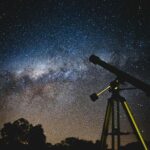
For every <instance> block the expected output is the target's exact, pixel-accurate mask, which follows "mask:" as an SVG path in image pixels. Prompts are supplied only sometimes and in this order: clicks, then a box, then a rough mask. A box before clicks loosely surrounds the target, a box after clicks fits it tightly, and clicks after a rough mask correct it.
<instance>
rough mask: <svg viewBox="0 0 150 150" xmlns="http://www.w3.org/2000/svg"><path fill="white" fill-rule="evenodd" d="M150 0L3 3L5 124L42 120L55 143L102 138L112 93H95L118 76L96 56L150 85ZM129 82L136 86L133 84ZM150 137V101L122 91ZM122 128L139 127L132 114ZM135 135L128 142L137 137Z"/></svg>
mask: <svg viewBox="0 0 150 150" xmlns="http://www.w3.org/2000/svg"><path fill="white" fill-rule="evenodd" d="M148 1H149V0H1V1H0V127H2V126H3V124H4V123H6V122H9V121H14V120H16V119H18V118H21V117H23V118H26V119H27V120H29V121H30V122H31V123H33V124H42V126H43V128H44V131H45V134H46V136H47V141H48V142H51V143H56V142H59V141H61V140H63V139H65V138H66V137H79V138H81V139H85V140H93V141H95V140H97V139H100V135H101V130H102V125H103V120H104V113H105V109H106V102H107V98H109V97H110V95H111V94H110V93H109V92H106V93H105V94H103V95H102V96H101V97H100V98H99V100H98V101H96V102H95V103H93V102H92V101H91V100H90V98H89V95H90V94H92V93H93V92H98V91H99V90H101V89H103V88H105V87H106V86H107V85H108V84H109V82H111V81H112V80H113V79H115V76H114V75H113V74H111V73H110V72H108V71H106V70H105V69H103V68H101V67H99V66H95V65H93V64H91V63H90V62H89V56H90V55H91V54H95V55H98V56H99V57H100V58H101V59H102V60H104V61H106V62H108V63H110V64H113V65H115V66H116V67H117V68H120V69H121V70H123V71H126V72H128V73H130V74H131V75H133V76H135V77H136V78H138V79H140V80H142V81H144V82H146V83H149V84H150V78H149V76H150V55H149V50H150V9H149V8H150V6H149V4H148ZM123 87H132V85H129V84H125V85H123ZM122 95H124V96H125V97H126V99H127V100H128V102H129V104H130V105H131V108H132V110H133V113H134V116H135V118H136V120H137V123H138V125H139V127H140V129H141V131H142V133H143V135H144V138H145V139H146V140H150V130H149V126H150V117H149V114H150V100H149V98H148V97H147V96H146V95H145V93H143V92H142V91H140V90H138V89H136V90H131V91H125V92H122ZM121 119H122V130H123V131H126V130H129V131H130V130H131V129H130V127H129V124H128V122H127V119H126V117H125V115H124V113H122V114H121ZM134 140H135V137H134V135H130V136H126V137H124V138H123V139H122V141H123V143H127V142H133V141H134Z"/></svg>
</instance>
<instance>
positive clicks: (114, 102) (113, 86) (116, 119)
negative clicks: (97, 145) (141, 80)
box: [90, 79, 148, 150]
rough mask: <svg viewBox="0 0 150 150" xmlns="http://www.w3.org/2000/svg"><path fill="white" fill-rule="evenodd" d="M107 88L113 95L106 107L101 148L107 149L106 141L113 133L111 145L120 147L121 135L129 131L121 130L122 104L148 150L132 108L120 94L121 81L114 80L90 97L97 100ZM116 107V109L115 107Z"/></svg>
mask: <svg viewBox="0 0 150 150" xmlns="http://www.w3.org/2000/svg"><path fill="white" fill-rule="evenodd" d="M106 90H109V91H110V92H111V93H112V95H111V97H110V98H109V99H108V102H107V107H106V113H105V119H104V124H103V130H102V136H101V149H102V150H105V149H106V142H107V136H108V135H111V139H112V143H111V147H112V150H115V149H116V148H117V150H119V149H120V143H121V139H120V136H121V135H127V134H129V133H125V132H121V131H120V105H121V106H122V108H123V109H124V111H125V113H126V115H127V118H128V120H129V122H130V124H131V127H132V129H133V131H134V133H135V134H136V137H137V139H138V140H139V142H140V143H141V145H142V147H143V149H144V150H148V148H147V145H146V143H145V141H144V139H143V137H142V134H141V132H140V130H139V128H138V126H137V124H136V122H135V119H134V117H133V115H132V112H131V109H130V107H129V105H128V103H127V101H126V99H125V98H124V97H122V96H120V90H121V89H120V81H119V80H117V79H116V80H114V81H112V82H111V83H110V85H109V86H108V87H107V88H105V89H104V90H102V91H101V92H99V93H98V94H96V93H94V94H92V95H91V96H90V97H91V99H92V100H93V101H96V100H97V99H98V96H99V95H101V94H102V93H103V92H105V91H106ZM115 108H116V109H115ZM110 120H111V133H109V123H110Z"/></svg>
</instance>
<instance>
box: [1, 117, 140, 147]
mask: <svg viewBox="0 0 150 150" xmlns="http://www.w3.org/2000/svg"><path fill="white" fill-rule="evenodd" d="M106 147H107V146H106ZM106 149H107V148H106ZM120 149H121V150H133V149H136V150H142V148H141V147H140V144H139V143H131V144H128V145H126V146H125V147H122V148H120ZM0 150H100V141H96V142H95V143H93V142H92V141H86V140H81V139H78V138H74V137H70V138H66V139H65V140H63V141H61V142H60V143H57V144H54V145H52V144H51V143H47V142H46V136H45V135H44V130H43V128H42V126H41V125H35V126H33V125H32V124H30V123H29V122H28V121H27V120H25V119H23V118H21V119H18V120H16V121H14V122H13V123H10V122H9V123H6V124H4V126H3V128H2V129H1V130H0Z"/></svg>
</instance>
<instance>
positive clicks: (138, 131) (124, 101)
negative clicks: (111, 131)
mask: <svg viewBox="0 0 150 150" xmlns="http://www.w3.org/2000/svg"><path fill="white" fill-rule="evenodd" d="M121 104H122V105H123V108H124V110H125V112H126V114H127V116H128V118H129V121H130V123H131V125H132V127H133V129H134V131H135V133H136V136H137V138H138V139H139V141H140V142H141V144H142V146H143V148H144V150H148V147H147V145H146V143H145V141H144V139H143V137H142V134H141V132H140V130H139V128H138V126H137V124H136V122H135V119H134V117H133V115H132V112H131V109H130V108H129V105H128V103H127V102H126V100H123V101H122V102H121Z"/></svg>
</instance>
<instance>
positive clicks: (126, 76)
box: [89, 55, 150, 96]
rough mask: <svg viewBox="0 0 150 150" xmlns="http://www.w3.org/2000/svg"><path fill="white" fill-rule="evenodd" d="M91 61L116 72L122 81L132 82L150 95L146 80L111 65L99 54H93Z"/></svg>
mask: <svg viewBox="0 0 150 150" xmlns="http://www.w3.org/2000/svg"><path fill="white" fill-rule="evenodd" d="M89 61H90V62H92V63H93V64H95V65H100V66H102V67H103V68H105V69H107V70H108V71H110V72H112V73H113V74H115V75H116V76H117V79H118V80H119V81H120V82H128V83H130V84H132V85H133V86H134V87H136V88H138V89H141V90H142V91H144V92H145V93H146V95H148V96H150V85H149V84H146V83H145V82H143V81H141V80H139V79H137V78H135V77H133V76H131V75H129V74H127V73H125V72H123V71H121V70H119V69H117V68H116V67H114V66H113V65H110V64H108V63H106V62H104V61H103V60H101V59H100V58H99V57H98V56H95V55H91V56H90V58H89Z"/></svg>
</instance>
